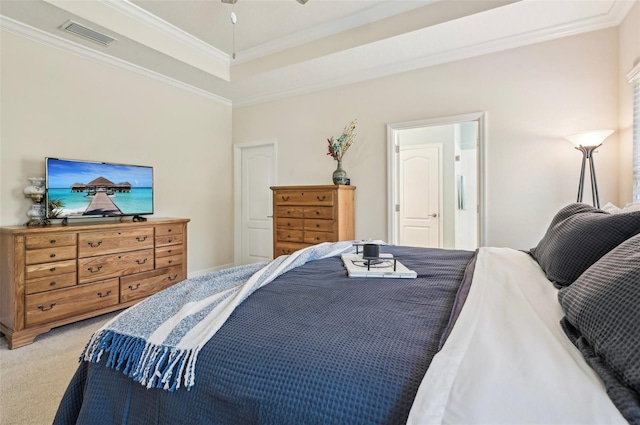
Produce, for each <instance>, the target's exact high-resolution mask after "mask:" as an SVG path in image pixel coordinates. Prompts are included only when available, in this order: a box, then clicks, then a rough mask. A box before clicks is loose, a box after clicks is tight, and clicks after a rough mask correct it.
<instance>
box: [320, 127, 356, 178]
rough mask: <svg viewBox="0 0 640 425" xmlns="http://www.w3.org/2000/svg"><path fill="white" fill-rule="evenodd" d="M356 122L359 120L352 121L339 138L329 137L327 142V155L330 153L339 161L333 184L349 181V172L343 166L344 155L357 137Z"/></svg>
mask: <svg viewBox="0 0 640 425" xmlns="http://www.w3.org/2000/svg"><path fill="white" fill-rule="evenodd" d="M356 124H357V120H353V121H351V122H350V123H349V124H347V125H346V126H345V128H344V130H343V132H342V134H341V135H340V137H338V138H337V139H334V138H333V137H331V138H330V139H327V142H329V152H327V155H330V156H331V157H333V159H334V160H336V161H338V166H337V167H336V169H335V171H334V172H333V184H347V181H349V179H348V178H347V172H346V171H345V170H344V169H343V168H342V157H343V155H344V153H345V152H346V151H347V150H348V149H349V147H350V146H351V144H352V143H353V141H354V140H355V138H356V135H357V133H356V132H355V129H356Z"/></svg>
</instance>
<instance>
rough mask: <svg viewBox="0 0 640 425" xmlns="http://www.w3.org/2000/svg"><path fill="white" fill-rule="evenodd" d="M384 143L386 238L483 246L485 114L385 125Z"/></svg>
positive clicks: (445, 245)
mask: <svg viewBox="0 0 640 425" xmlns="http://www.w3.org/2000/svg"><path fill="white" fill-rule="evenodd" d="M387 143H388V167H387V170H388V188H389V193H388V200H389V202H388V217H389V220H388V240H389V241H390V242H391V243H393V244H398V245H409V246H423V247H433V248H453V249H469V250H472V249H475V248H477V247H478V246H482V245H483V244H484V228H485V226H484V212H483V208H484V202H483V198H484V146H485V114H484V113H480V112H479V113H471V114H464V115H456V116H450V117H441V118H432V119H424V120H419V121H411V122H404V123H394V124H389V125H387ZM436 152H437V153H436Z"/></svg>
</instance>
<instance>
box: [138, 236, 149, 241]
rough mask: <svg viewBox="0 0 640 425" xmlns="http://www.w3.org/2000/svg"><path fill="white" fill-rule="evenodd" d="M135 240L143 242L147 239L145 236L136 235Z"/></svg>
mask: <svg viewBox="0 0 640 425" xmlns="http://www.w3.org/2000/svg"><path fill="white" fill-rule="evenodd" d="M136 240H137V241H138V242H144V241H146V240H147V236H142V237H140V236H136Z"/></svg>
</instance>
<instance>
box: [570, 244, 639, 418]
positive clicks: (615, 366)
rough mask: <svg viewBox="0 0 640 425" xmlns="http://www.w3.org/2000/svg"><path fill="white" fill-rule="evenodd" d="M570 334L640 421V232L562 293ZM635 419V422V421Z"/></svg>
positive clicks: (618, 401)
mask: <svg viewBox="0 0 640 425" xmlns="http://www.w3.org/2000/svg"><path fill="white" fill-rule="evenodd" d="M558 300H559V301H560V305H561V306H562V308H563V310H564V312H565V314H566V317H565V319H563V321H568V322H569V326H567V324H566V323H563V329H564V330H565V333H566V334H567V336H568V337H569V338H570V339H571V340H572V341H573V342H574V344H575V345H576V346H577V347H578V348H579V349H580V351H581V352H582V353H583V355H584V356H585V358H586V359H587V361H588V362H589V364H591V365H592V367H593V368H594V369H595V370H596V372H597V373H598V374H599V375H600V376H601V377H602V379H603V381H605V383H606V386H607V392H608V393H609V396H610V397H611V399H612V401H613V402H614V403H615V404H616V406H618V408H619V409H620V411H621V412H622V413H623V414H624V415H625V417H626V418H627V419H628V420H631V418H632V417H633V418H634V420H633V421H637V420H640V235H637V236H634V237H632V238H631V239H629V240H627V241H625V242H623V243H622V244H620V245H619V246H618V247H616V248H614V249H613V250H612V251H611V252H609V253H608V254H606V255H605V256H604V257H602V258H601V259H600V260H598V261H597V262H596V263H595V264H594V265H593V266H591V267H589V269H588V270H587V271H585V272H584V273H583V274H582V275H581V276H580V277H579V278H578V279H577V280H576V281H575V282H574V283H573V284H572V285H571V286H569V287H566V288H563V289H561V290H560V291H559V292H558ZM633 421H632V422H633Z"/></svg>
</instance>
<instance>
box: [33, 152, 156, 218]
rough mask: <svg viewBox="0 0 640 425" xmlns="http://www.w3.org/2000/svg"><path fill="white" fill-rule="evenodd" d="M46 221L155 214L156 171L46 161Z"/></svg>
mask: <svg viewBox="0 0 640 425" xmlns="http://www.w3.org/2000/svg"><path fill="white" fill-rule="evenodd" d="M45 177H46V189H47V195H46V200H47V205H48V206H49V208H47V218H48V219H52V218H61V219H69V218H78V217H123V216H133V217H134V219H140V220H143V218H142V217H141V216H142V215H146V214H153V167H149V166H143V165H126V164H115V163H109V162H94V161H84V160H74V159H59V158H46V176H45Z"/></svg>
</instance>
